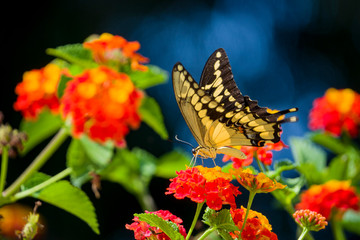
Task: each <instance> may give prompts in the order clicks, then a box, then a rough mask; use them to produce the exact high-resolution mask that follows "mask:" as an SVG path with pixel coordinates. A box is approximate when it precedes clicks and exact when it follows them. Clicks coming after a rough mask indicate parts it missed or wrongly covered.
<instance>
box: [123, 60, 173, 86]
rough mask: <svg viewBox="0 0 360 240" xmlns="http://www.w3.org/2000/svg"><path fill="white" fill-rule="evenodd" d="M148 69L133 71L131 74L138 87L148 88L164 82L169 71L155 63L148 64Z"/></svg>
mask: <svg viewBox="0 0 360 240" xmlns="http://www.w3.org/2000/svg"><path fill="white" fill-rule="evenodd" d="M147 66H148V71H132V72H130V73H129V76H130V78H131V80H132V82H133V83H134V84H135V86H136V87H137V88H140V89H146V88H149V87H153V86H155V85H158V84H161V83H164V82H166V81H167V79H168V73H167V72H166V71H164V70H162V69H161V68H159V67H157V66H154V65H147Z"/></svg>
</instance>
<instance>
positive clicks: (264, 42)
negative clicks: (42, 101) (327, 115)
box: [0, 0, 360, 239]
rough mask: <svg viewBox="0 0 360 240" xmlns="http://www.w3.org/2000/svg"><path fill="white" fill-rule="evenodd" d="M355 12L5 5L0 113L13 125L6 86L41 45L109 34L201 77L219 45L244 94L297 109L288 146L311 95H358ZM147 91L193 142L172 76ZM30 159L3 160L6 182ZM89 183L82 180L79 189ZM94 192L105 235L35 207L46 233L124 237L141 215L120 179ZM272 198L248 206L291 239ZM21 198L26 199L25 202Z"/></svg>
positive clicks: (352, 1)
mask: <svg viewBox="0 0 360 240" xmlns="http://www.w3.org/2000/svg"><path fill="white" fill-rule="evenodd" d="M359 18H360V2H359V1H356V0H349V1H341V0H313V1H312V0H292V1H285V0H272V1H271V0H264V1H250V0H249V1H245V0H238V1H236V0H233V1H227V0H217V1H216V0H212V1H164V0H163V1H160V0H159V1H145V0H144V1H140V0H134V1H116V0H105V1H93V0H87V1H85V0H73V1H70V0H64V1H31V2H30V1H27V2H23V3H21V4H20V3H16V2H12V3H8V5H7V6H6V7H4V8H3V13H2V15H1V25H2V28H1V44H0V47H1V56H2V64H1V67H2V70H1V78H2V80H1V86H0V110H2V111H3V112H4V113H5V121H6V122H10V123H11V124H12V125H13V126H18V124H19V122H20V119H21V116H20V114H19V113H15V112H14V111H13V110H12V104H13V102H14V101H15V100H16V95H15V94H14V92H13V89H14V88H15V85H16V84H17V83H18V82H20V81H21V79H22V74H23V72H24V71H28V70H31V69H33V68H41V67H43V66H44V65H46V64H47V63H48V62H49V61H51V60H52V57H50V56H47V55H46V54H45V49H46V48H49V47H56V46H59V45H65V44H68V43H79V42H82V41H83V40H84V39H85V38H86V37H87V36H89V35H90V34H93V33H98V34H101V33H103V32H109V33H112V34H117V35H121V36H123V37H125V38H126V39H128V40H131V41H134V40H137V41H139V42H140V43H141V49H140V51H139V52H140V53H141V54H143V55H144V56H146V57H149V58H150V60H151V62H150V63H151V64H154V65H158V66H160V67H161V68H163V69H165V70H167V71H169V72H170V71H171V69H172V67H173V65H174V63H176V62H177V61H180V62H182V63H183V64H184V66H185V67H186V68H187V70H188V71H189V72H190V73H191V74H192V75H193V76H194V77H195V79H199V77H200V74H201V71H202V68H203V66H204V64H205V62H206V60H207V58H208V57H209V56H210V54H211V53H212V52H213V51H214V50H215V49H217V48H219V47H222V48H224V49H225V50H226V52H227V54H228V56H229V59H230V63H231V66H232V70H233V73H234V76H235V80H236V82H237V85H238V86H239V88H240V90H241V91H242V93H243V94H246V95H249V96H250V97H251V98H252V99H257V100H259V104H260V106H266V107H269V108H272V109H285V108H290V107H295V106H296V107H299V109H300V110H299V112H298V113H297V114H296V115H297V116H299V121H298V122H297V123H293V124H287V125H284V126H283V129H284V133H283V135H282V136H283V140H284V141H285V143H289V141H288V139H289V137H291V136H303V135H304V134H305V133H306V132H307V131H308V128H307V123H308V113H309V110H310V109H311V106H312V101H313V100H314V98H316V97H320V96H322V95H323V93H324V92H325V90H326V89H327V88H329V87H336V88H346V87H350V88H353V89H354V90H357V91H359V88H360V84H359V83H360V82H359V79H360V68H359V66H360V61H359V60H360V52H359V51H360V21H359V20H360V19H359ZM147 93H148V94H149V95H150V96H152V97H154V98H156V100H157V101H158V102H159V104H160V106H161V107H162V111H163V114H164V117H165V123H166V126H167V128H168V131H169V134H170V138H173V136H174V135H176V134H177V135H179V137H180V138H181V139H184V140H186V141H190V142H191V143H192V144H194V145H195V144H196V143H195V140H194V139H193V137H192V136H191V134H190V132H189V130H188V128H187V126H186V124H185V122H184V120H183V118H182V117H181V114H180V112H179V110H178V107H177V104H176V102H175V99H174V96H173V90H172V84H171V81H168V83H167V84H163V85H161V86H157V87H154V88H151V89H149V90H147ZM339 101H341V99H339ZM128 142H129V145H130V146H141V147H143V148H145V149H147V150H149V151H151V152H152V153H153V154H155V155H157V156H158V155H161V154H162V153H165V152H167V151H169V150H170V149H172V148H173V147H178V148H183V149H185V150H186V151H189V150H190V149H188V148H187V147H186V146H183V145H179V144H173V143H171V142H169V141H161V140H160V139H159V138H158V137H157V136H156V134H154V133H153V132H152V131H151V130H150V129H149V128H148V127H146V126H142V127H141V129H140V130H139V131H137V132H135V133H132V134H131V135H130V136H129V138H128ZM40 149H41V146H40V147H39V149H38V150H40ZM62 150H64V151H65V150H66V146H65V147H64V148H63V149H62ZM59 152H60V153H59V154H58V158H59V160H58V162H55V163H48V164H47V165H46V166H45V169H44V171H45V172H47V173H50V174H51V173H53V174H55V173H56V172H58V171H59V170H60V169H62V168H63V167H64V162H65V161H64V154H63V153H62V152H61V151H59ZM34 154H35V153H34ZM31 157H32V156H31V154H30V155H29V156H28V157H27V158H26V159H18V160H16V161H18V162H17V163H16V164H14V163H11V165H10V166H12V169H11V173H12V174H13V175H10V179H11V177H12V178H15V177H16V174H18V173H19V172H21V170H22V168H23V167H25V166H26V165H27V164H28V162H29V161H31V159H32V158H31ZM285 157H287V158H290V157H291V154H290V150H284V151H282V152H279V153H275V159H279V158H285ZM26 161H28V162H26ZM167 184H168V182H167V180H166V181H164V180H161V179H155V180H154V181H153V182H152V184H151V188H152V192H153V195H154V197H155V198H156V200H157V201H158V202H159V207H160V208H163V209H169V210H171V211H172V212H174V213H175V214H178V215H179V216H180V217H183V218H184V219H185V220H186V221H187V224H189V221H190V219H191V216H192V214H193V211H194V206H193V204H191V203H190V202H186V201H184V202H186V203H185V204H183V202H181V203H179V201H174V200H173V198H171V197H169V196H167V197H165V196H163V192H164V189H165V188H166V187H167ZM89 189H90V187H89V186H88V185H86V186H85V190H87V191H89ZM102 193H103V197H102V199H101V200H95V199H93V200H94V202H95V205H96V208H97V211H98V214H99V221H100V224H101V230H102V233H103V235H102V237H101V238H98V237H96V236H95V235H92V234H91V233H89V231H90V230H89V229H88V228H87V226H84V224H83V223H81V222H80V221H77V220H76V219H74V217H72V216H70V215H69V214H67V213H64V212H62V211H60V210H58V209H56V208H53V207H51V206H43V207H41V209H40V211H41V210H42V209H44V210H43V211H44V214H45V215H46V217H47V218H48V221H49V227H48V237H49V239H120V238H121V237H119V236H120V235H118V234H125V235H127V236H130V237H131V232H129V231H128V232H125V233H123V232H124V231H123V226H124V223H126V222H127V223H129V222H130V220H131V218H132V217H131V216H132V213H134V212H139V211H141V210H140V208H139V206H138V205H137V204H136V202H135V201H134V199H132V196H129V195H128V194H127V193H126V192H125V191H124V190H123V189H122V188H121V187H120V186H119V185H116V184H110V183H105V184H104V186H103V191H102ZM89 194H90V195H91V192H90V193H89ZM270 198H271V197H270V196H265V194H264V196H261V197H260V196H259V199H257V200H256V201H255V203H254V204H255V205H254V209H256V210H259V211H260V210H261V211H262V212H263V213H264V214H265V215H269V219H270V223H272V225H273V228H274V232H276V233H277V234H278V236H279V239H295V237H294V229H295V226H294V225H293V224H291V223H289V222H290V220H289V218H288V217H287V215H286V214H285V213H284V214H283V213H279V210H277V209H276V208H273V206H271V208H270V205H272V204H269V202H270ZM264 199H265V201H264ZM266 199H267V200H266ZM257 201H258V202H257ZM28 202H30V203H31V204H32V200H28ZM264 203H266V205H264ZM174 204H176V207H174ZM125 208H126V209H127V211H125V212H124V209H125ZM269 209H272V210H271V211H273V212H271V211H270V210H269ZM274 209H275V210H274ZM183 215H186V216H183ZM112 218H114V219H112ZM57 223H58V225H57ZM70 223H71V224H70ZM187 227H188V226H187ZM64 228H65V229H64ZM79 229H80V230H79ZM79 231H80V232H81V233H80V232H79ZM83 231H85V233H84V232H83ZM288 234H290V235H288Z"/></svg>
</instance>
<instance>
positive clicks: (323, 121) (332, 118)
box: [309, 88, 360, 137]
mask: <svg viewBox="0 0 360 240" xmlns="http://www.w3.org/2000/svg"><path fill="white" fill-rule="evenodd" d="M359 126H360V94H358V93H357V92H355V91H353V90H351V89H349V88H346V89H339V90H338V89H335V88H330V89H328V90H327V91H326V92H325V95H324V96H323V97H320V98H317V99H315V101H314V103H313V108H312V109H311V111H310V116H309V127H310V129H311V130H325V131H326V132H329V133H331V134H333V135H335V136H340V134H341V133H342V132H347V133H348V134H349V135H350V136H351V137H356V136H358V134H359Z"/></svg>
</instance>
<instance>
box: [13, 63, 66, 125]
mask: <svg viewBox="0 0 360 240" xmlns="http://www.w3.org/2000/svg"><path fill="white" fill-rule="evenodd" d="M61 71H62V70H61V69H60V68H59V67H58V66H57V65H56V64H53V63H49V64H48V65H46V66H45V67H43V68H41V69H34V70H31V71H27V72H25V73H24V75H23V81H22V82H20V83H19V84H18V85H17V86H16V88H15V93H16V94H17V95H18V98H17V100H16V102H15V104H14V109H15V110H16V111H21V113H22V114H23V116H24V118H25V119H34V118H36V117H37V116H38V114H39V113H40V112H41V111H42V110H43V109H44V108H47V109H49V110H51V111H52V112H53V113H58V111H59V106H60V102H59V99H58V97H57V95H56V91H57V86H58V84H59V81H60V77H61Z"/></svg>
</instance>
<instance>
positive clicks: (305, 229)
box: [298, 228, 309, 240]
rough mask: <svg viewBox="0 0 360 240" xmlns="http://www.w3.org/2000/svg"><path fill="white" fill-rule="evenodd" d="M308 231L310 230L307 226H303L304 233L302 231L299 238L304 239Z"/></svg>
mask: <svg viewBox="0 0 360 240" xmlns="http://www.w3.org/2000/svg"><path fill="white" fill-rule="evenodd" d="M308 231H309V230H308V229H307V228H303V230H302V233H301V235H300V237H299V238H298V240H303V239H304V237H305V236H306V234H307V233H308Z"/></svg>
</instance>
